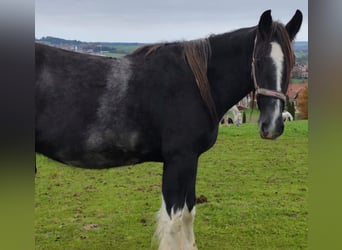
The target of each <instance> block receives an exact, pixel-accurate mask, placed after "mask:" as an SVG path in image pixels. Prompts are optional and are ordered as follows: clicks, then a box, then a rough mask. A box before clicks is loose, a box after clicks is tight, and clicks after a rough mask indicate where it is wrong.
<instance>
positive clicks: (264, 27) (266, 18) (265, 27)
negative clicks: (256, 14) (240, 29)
mask: <svg viewBox="0 0 342 250" xmlns="http://www.w3.org/2000/svg"><path fill="white" fill-rule="evenodd" d="M272 22H273V20H272V16H271V10H266V11H265V12H264V13H262V15H261V17H260V20H259V24H258V31H259V34H260V36H261V38H263V39H265V38H266V37H268V36H269V34H270V31H271V28H272Z"/></svg>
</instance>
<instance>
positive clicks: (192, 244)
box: [182, 205, 197, 250]
mask: <svg viewBox="0 0 342 250" xmlns="http://www.w3.org/2000/svg"><path fill="white" fill-rule="evenodd" d="M195 215H196V207H193V209H192V210H191V212H190V211H189V209H188V206H187V205H185V206H184V208H183V216H182V219H183V226H184V229H183V230H184V236H185V239H186V242H187V246H189V249H191V250H195V249H197V246H196V241H195V234H194V220H195Z"/></svg>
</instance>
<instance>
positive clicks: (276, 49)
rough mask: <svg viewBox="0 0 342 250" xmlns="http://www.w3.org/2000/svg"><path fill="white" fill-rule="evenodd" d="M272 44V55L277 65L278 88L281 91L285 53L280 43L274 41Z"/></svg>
mask: <svg viewBox="0 0 342 250" xmlns="http://www.w3.org/2000/svg"><path fill="white" fill-rule="evenodd" d="M271 46H272V49H271V55H270V56H271V58H272V60H273V63H274V65H275V66H276V74H277V76H276V77H277V78H276V79H277V82H276V84H277V85H276V90H277V91H281V78H282V76H283V63H284V54H283V51H282V49H281V47H280V45H279V43H276V42H272V43H271Z"/></svg>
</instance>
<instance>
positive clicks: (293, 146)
mask: <svg viewBox="0 0 342 250" xmlns="http://www.w3.org/2000/svg"><path fill="white" fill-rule="evenodd" d="M257 131H258V128H257V125H256V124H255V123H247V124H243V125H242V126H241V127H239V128H238V127H235V126H230V127H222V128H220V131H219V136H218V139H217V143H216V145H215V146H214V147H213V148H212V149H211V150H209V151H208V152H206V153H205V154H203V155H202V156H201V158H200V161H199V167H198V176H197V186H196V189H197V196H200V195H204V196H205V197H206V198H207V199H208V202H207V203H203V204H198V205H197V215H196V219H195V235H196V239H197V244H198V247H199V249H200V250H202V249H208V250H211V249H305V248H307V234H308V222H307V219H308V204H307V197H308V184H307V176H308V145H307V144H308V122H307V121H295V122H288V123H286V129H285V132H284V135H283V136H282V137H280V138H278V139H277V140H275V141H269V140H262V139H260V137H259V135H258V132H257ZM37 168H38V173H37V176H36V190H35V195H36V196H35V218H36V220H35V237H36V249H49V250H50V249H101V250H106V249H119V250H125V249H129V250H130V249H132V250H133V249H151V240H152V235H153V233H154V229H155V212H156V211H157V210H158V209H159V208H160V203H161V195H160V184H161V173H162V164H159V163H144V164H140V165H136V166H131V167H122V168H115V169H109V170H84V169H77V168H72V167H67V166H65V165H63V164H61V163H57V162H54V161H52V160H50V159H48V158H46V157H44V156H42V155H37Z"/></svg>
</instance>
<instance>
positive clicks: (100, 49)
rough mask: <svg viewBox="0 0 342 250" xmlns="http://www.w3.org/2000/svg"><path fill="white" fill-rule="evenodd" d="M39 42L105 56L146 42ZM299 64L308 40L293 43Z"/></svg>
mask: <svg viewBox="0 0 342 250" xmlns="http://www.w3.org/2000/svg"><path fill="white" fill-rule="evenodd" d="M36 41H37V42H40V43H44V44H48V45H51V46H55V47H60V48H64V49H68V50H74V51H78V52H82V53H90V54H98V55H103V56H112V57H121V56H124V55H127V54H129V53H131V52H132V51H133V50H135V49H136V48H138V47H140V46H142V45H145V44H144V43H137V42H133V43H122V42H82V41H78V40H66V39H62V38H57V37H51V36H47V37H42V38H41V39H36ZM293 47H294V51H295V54H296V63H297V64H305V65H307V64H308V42H305V41H295V42H294V43H293Z"/></svg>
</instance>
